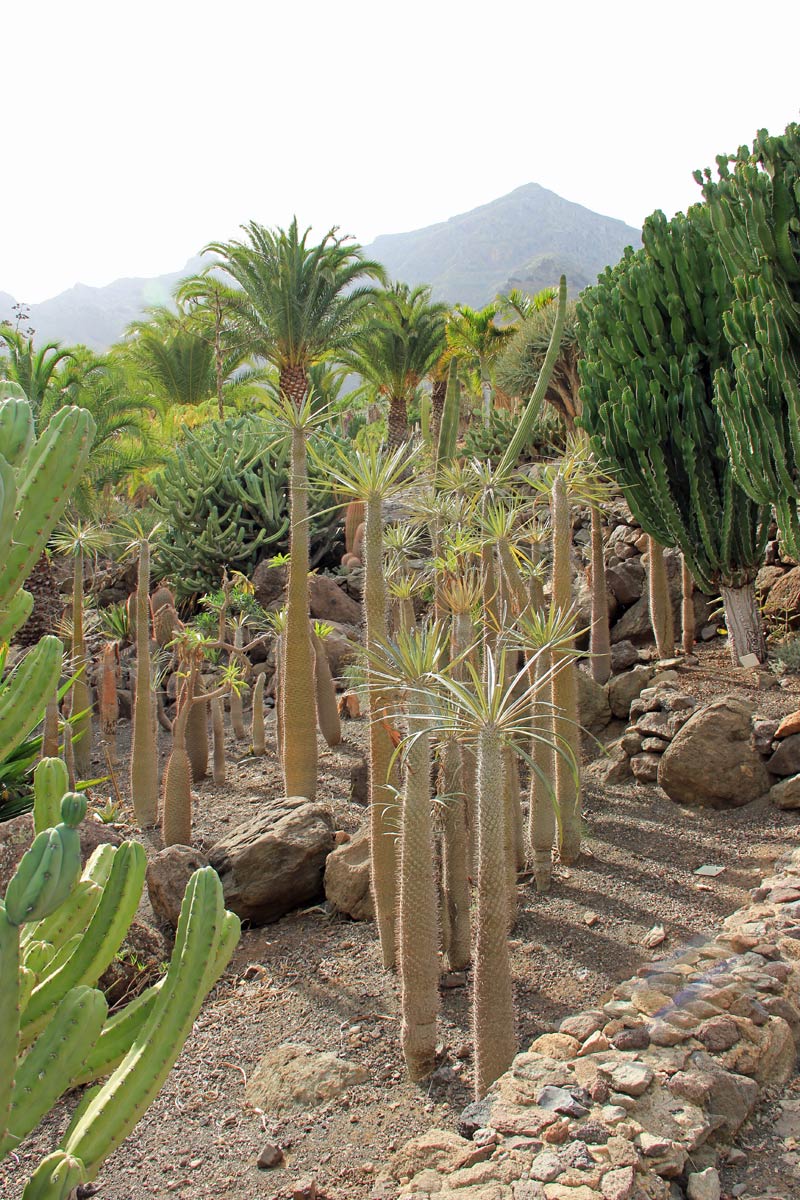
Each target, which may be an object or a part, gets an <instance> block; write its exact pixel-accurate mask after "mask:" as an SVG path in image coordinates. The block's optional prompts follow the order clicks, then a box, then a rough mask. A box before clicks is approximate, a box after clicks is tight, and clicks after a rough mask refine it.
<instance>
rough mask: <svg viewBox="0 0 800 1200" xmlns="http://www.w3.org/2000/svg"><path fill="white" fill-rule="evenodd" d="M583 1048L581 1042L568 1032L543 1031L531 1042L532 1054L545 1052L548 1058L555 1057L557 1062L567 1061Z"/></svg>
mask: <svg viewBox="0 0 800 1200" xmlns="http://www.w3.org/2000/svg"><path fill="white" fill-rule="evenodd" d="M580 1048H581V1044H580V1042H579V1041H578V1039H577V1038H574V1037H570V1036H569V1034H566V1033H543V1034H541V1036H540V1037H538V1038H536V1040H535V1041H533V1042H531V1045H530V1053H531V1054H544V1055H546V1056H547V1057H548V1058H554V1059H555V1060H556V1062H566V1061H567V1060H568V1059H570V1058H574V1057H575V1055H576V1054H577V1053H578V1051H579V1050H580Z"/></svg>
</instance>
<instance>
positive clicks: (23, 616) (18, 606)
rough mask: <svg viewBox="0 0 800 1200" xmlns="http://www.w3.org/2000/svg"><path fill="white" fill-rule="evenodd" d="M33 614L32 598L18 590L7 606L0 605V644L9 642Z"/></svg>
mask: <svg viewBox="0 0 800 1200" xmlns="http://www.w3.org/2000/svg"><path fill="white" fill-rule="evenodd" d="M32 612H33V596H32V595H31V593H30V592H26V591H24V590H23V589H20V590H19V591H18V592H15V593H14V595H13V596H12V597H11V599H10V600H9V601H8V603H7V604H2V603H0V644H2V643H3V642H10V641H11V639H12V637H13V636H14V634H15V633H16V632H17V630H18V629H21V628H22V626H23V625H24V624H25V622H26V621H27V619H28V617H29V616H30V615H31V613H32Z"/></svg>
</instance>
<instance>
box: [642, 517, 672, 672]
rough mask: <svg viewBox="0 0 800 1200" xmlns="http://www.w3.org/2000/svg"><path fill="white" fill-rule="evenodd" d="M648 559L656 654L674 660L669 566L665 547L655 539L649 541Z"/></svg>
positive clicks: (651, 614) (651, 617) (651, 538)
mask: <svg viewBox="0 0 800 1200" xmlns="http://www.w3.org/2000/svg"><path fill="white" fill-rule="evenodd" d="M647 558H648V563H647V576H648V595H649V600H650V620H651V622H652V625H653V636H654V637H655V639H656V653H657V654H658V657H659V658H672V656H673V654H674V653H675V622H674V620H673V616H672V598H671V596H670V591H669V579H668V578H667V564H666V562H665V560H664V547H663V546H662V545H661V544H660V543H659V542H657V541H656V540H655V538H653V537H648V539H647Z"/></svg>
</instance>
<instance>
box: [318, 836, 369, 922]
mask: <svg viewBox="0 0 800 1200" xmlns="http://www.w3.org/2000/svg"><path fill="white" fill-rule="evenodd" d="M369 885H370V857H369V829H368V828H367V827H365V828H364V829H362V830H360V831H359V833H357V834H356V836H355V837H354V838H353V839H352V841H349V842H345V843H344V845H343V846H337V847H336V849H335V850H334V851H333V853H332V854H329V855H328V857H327V860H326V862H325V878H324V880H323V887H324V889H325V898H326V900H329V901H330V902H331V904H332V905H333V906H334V908H336V909H337V910H338V911H339V912H341V913H345V914H346V915H347V916H348V917H352V918H353V920H354V921H370V920H372V918H373V917H374V915H375V909H374V905H373V903H372V893H371V891H370V886H369Z"/></svg>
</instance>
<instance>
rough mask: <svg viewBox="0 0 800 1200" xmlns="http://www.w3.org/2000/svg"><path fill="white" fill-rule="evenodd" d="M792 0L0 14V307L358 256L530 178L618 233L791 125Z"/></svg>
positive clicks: (525, 0) (77, 7) (355, 4)
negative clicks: (267, 240) (241, 264)
mask: <svg viewBox="0 0 800 1200" xmlns="http://www.w3.org/2000/svg"><path fill="white" fill-rule="evenodd" d="M799 44H800V3H798V2H797V0H760V2H757V0H748V2H746V3H745V2H741V0H692V2H687V0H671V2H670V3H667V4H664V3H656V2H655V0H637V2H628V0H606V2H605V3H603V4H599V3H596V2H592V3H584V2H582V0H561V3H556V4H553V3H552V2H551V0H547V3H542V2H539V0H496V2H495V3H489V2H487V0H481V2H480V3H478V2H475V0H460V2H459V3H453V2H452V0H446V2H444V0H424V2H423V0H402V2H401V3H387V0H369V2H366V0H334V2H322V0H294V3H291V0H290V2H289V3H288V4H287V3H277V2H275V0H215V2H214V3H210V2H208V0H158V3H156V2H154V0H136V2H133V0H102V3H101V2H95V0H71V2H70V3H64V2H63V0H3V3H2V5H1V6H0V46H2V67H1V68H0V81H1V82H2V89H3V101H4V104H3V111H4V116H5V123H4V136H3V150H2V163H3V165H2V184H1V185H0V291H7V292H11V293H12V294H13V295H14V296H16V298H17V299H23V300H27V301H30V302H33V301H36V300H40V299H44V298H46V297H48V296H52V295H54V294H55V293H57V292H59V291H61V290H63V289H64V288H66V287H69V286H71V285H72V284H73V283H75V282H77V281H81V282H83V283H90V284H104V283H108V282H110V281H111V280H112V279H115V278H118V277H119V276H121V275H154V274H160V273H164V272H166V271H170V270H178V269H180V267H182V266H183V264H184V262H185V261H186V259H187V258H188V257H189V256H190V255H192V254H194V253H196V252H197V251H198V250H199V249H200V248H201V247H202V246H203V245H204V244H205V243H206V242H208V241H211V240H213V239H225V238H228V237H232V236H235V235H236V233H237V230H238V226H239V225H240V224H241V223H242V222H246V221H248V220H250V219H255V220H257V221H260V222H262V223H263V224H266V225H286V224H288V222H289V220H290V219H291V217H292V214H293V213H295V212H296V213H297V215H298V218H299V220H300V222H301V223H302V224H308V225H313V226H314V228H315V230H318V231H320V232H322V231H324V230H325V229H327V228H328V227H329V226H330V225H334V224H336V225H340V226H341V227H342V228H343V230H344V231H346V232H348V233H353V234H355V235H356V236H357V237H358V238H359V239H360V240H361V241H363V242H367V241H369V240H370V239H371V238H373V237H374V236H375V235H376V234H378V233H394V232H398V231H400V230H405V229H414V228H417V227H418V226H421V225H426V224H430V223H432V222H434V221H438V220H443V219H445V218H447V217H449V216H452V215H454V214H455V213H458V212H464V211H466V210H468V209H470V208H473V207H475V206H476V205H478V204H482V203H484V202H486V201H489V200H492V199H494V198H496V197H497V196H501V195H503V194H504V193H506V192H509V191H511V190H512V189H513V188H515V187H518V186H519V185H520V184H523V183H528V182H530V181H534V182H536V183H540V184H542V185H543V186H544V187H547V188H551V189H552V190H553V191H555V192H558V193H559V194H560V195H561V196H564V197H565V198H566V199H568V200H573V201H576V202H578V203H580V204H584V205H586V206H587V207H588V208H591V209H594V210H595V211H597V212H600V213H605V214H608V215H610V216H614V217H620V218H622V219H623V220H625V221H628V222H629V223H631V224H633V225H639V224H641V221H642V219H643V218H644V217H645V216H646V214H647V213H649V212H651V211H652V210H653V209H654V208H663V209H664V210H665V211H666V212H667V213H668V214H670V215H671V214H672V213H673V212H675V211H676V210H677V209H679V208H685V207H686V205H687V204H689V203H691V202H692V201H693V200H694V199H695V198H696V197H697V196H698V189H697V187H696V185H695V184H694V182H693V181H692V178H691V172H692V170H693V169H694V168H695V167H701V166H705V165H711V164H713V161H714V157H715V155H716V154H718V153H720V152H723V151H732V150H734V149H735V148H736V147H737V146H738V145H739V144H740V143H741V142H743V141H749V140H752V137H753V135H754V133H755V131H756V129H757V128H759V127H762V126H766V127H767V128H769V129H770V130H771V131H773V132H777V131H780V130H782V129H783V128H784V127H785V125H786V124H787V123H788V122H789V121H792V120H798V119H800V87H798V82H799V77H798V69H797V48H798V45H799Z"/></svg>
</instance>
